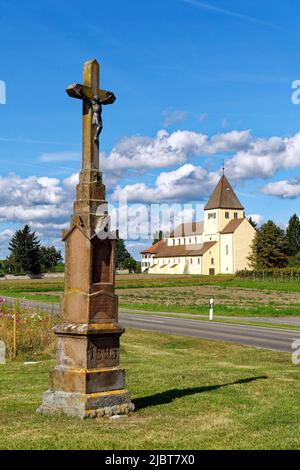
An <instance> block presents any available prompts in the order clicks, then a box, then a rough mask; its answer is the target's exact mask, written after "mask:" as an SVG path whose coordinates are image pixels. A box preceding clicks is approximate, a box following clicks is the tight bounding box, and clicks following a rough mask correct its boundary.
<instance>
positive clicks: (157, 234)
mask: <svg viewBox="0 0 300 470" xmlns="http://www.w3.org/2000/svg"><path fill="white" fill-rule="evenodd" d="M163 239H164V233H163V231H162V230H159V231H158V232H155V233H154V234H153V241H152V245H155V243H157V242H159V241H161V240H163Z"/></svg>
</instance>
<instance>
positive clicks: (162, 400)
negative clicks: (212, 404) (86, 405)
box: [134, 375, 268, 410]
mask: <svg viewBox="0 0 300 470" xmlns="http://www.w3.org/2000/svg"><path fill="white" fill-rule="evenodd" d="M267 378H268V377H267V376H266V375H262V376H260V377H250V378H249V379H240V380H237V381H236V382H230V383H227V384H220V385H210V386H207V387H194V388H184V389H181V390H179V389H177V388H174V389H172V390H167V391H166V392H162V393H156V394H155V395H150V396H149V397H142V398H137V399H136V400H134V404H135V407H136V409H137V410H141V409H143V408H148V407H151V406H157V405H166V404H167V403H172V401H174V400H176V398H183V397H186V396H188V395H196V394H197V393H205V392H212V391H213V390H218V389H219V388H223V387H229V386H231V385H244V384H248V383H251V382H256V381H257V380H265V379H267Z"/></svg>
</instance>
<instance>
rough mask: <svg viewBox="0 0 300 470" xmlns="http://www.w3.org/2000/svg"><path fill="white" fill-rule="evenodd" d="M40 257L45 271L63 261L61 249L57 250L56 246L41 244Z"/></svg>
mask: <svg viewBox="0 0 300 470" xmlns="http://www.w3.org/2000/svg"><path fill="white" fill-rule="evenodd" d="M40 257H41V265H42V269H43V272H49V271H51V269H53V268H54V267H55V266H56V265H57V264H61V263H62V262H63V257H62V254H61V251H59V250H57V249H56V248H55V246H41V248H40Z"/></svg>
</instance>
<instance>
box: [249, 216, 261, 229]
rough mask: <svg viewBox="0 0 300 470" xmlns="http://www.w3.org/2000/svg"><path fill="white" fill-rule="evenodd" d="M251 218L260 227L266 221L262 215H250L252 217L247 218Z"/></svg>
mask: <svg viewBox="0 0 300 470" xmlns="http://www.w3.org/2000/svg"><path fill="white" fill-rule="evenodd" d="M250 217H251V219H252V220H254V222H256V223H257V226H258V227H260V226H261V225H262V224H263V223H264V221H265V219H264V217H263V216H262V215H260V214H250V215H248V217H247V218H248V219H249V218H250Z"/></svg>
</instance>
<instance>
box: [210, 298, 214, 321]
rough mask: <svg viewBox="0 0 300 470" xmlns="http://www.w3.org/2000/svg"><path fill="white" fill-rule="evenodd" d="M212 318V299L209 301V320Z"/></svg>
mask: <svg viewBox="0 0 300 470" xmlns="http://www.w3.org/2000/svg"><path fill="white" fill-rule="evenodd" d="M213 319H214V299H210V301H209V320H210V321H213Z"/></svg>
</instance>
